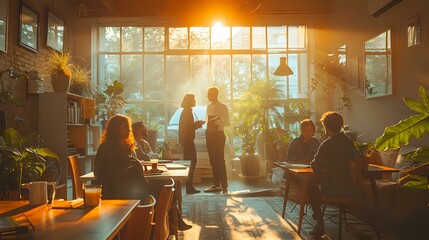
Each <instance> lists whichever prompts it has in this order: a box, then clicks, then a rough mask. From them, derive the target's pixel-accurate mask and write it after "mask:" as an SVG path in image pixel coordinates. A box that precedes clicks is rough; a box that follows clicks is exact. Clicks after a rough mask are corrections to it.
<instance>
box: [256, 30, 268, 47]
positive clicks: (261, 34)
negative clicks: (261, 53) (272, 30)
mask: <svg viewBox="0 0 429 240" xmlns="http://www.w3.org/2000/svg"><path fill="white" fill-rule="evenodd" d="M265 36H266V35H265V27H252V48H253V49H267V41H266V37H265Z"/></svg>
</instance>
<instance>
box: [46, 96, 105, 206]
mask: <svg viewBox="0 0 429 240" xmlns="http://www.w3.org/2000/svg"><path fill="white" fill-rule="evenodd" d="M94 116H95V101H94V99H90V98H85V97H82V96H79V95H74V94H70V93H52V92H47V93H42V94H39V134H40V137H41V138H42V139H43V140H44V146H46V147H49V148H51V149H52V150H54V151H55V152H56V153H57V154H58V156H59V157H60V160H61V177H60V183H59V185H60V186H61V187H60V188H59V189H57V196H58V197H59V198H64V199H71V197H72V194H71V180H70V176H71V175H70V173H69V170H68V160H67V157H68V156H70V155H74V154H79V155H80V158H79V159H80V160H81V162H80V166H81V173H82V174H85V173H88V172H90V171H92V165H93V162H94V158H95V154H96V151H97V149H98V145H99V142H100V135H101V132H100V126H98V125H94V124H93V123H94Z"/></svg>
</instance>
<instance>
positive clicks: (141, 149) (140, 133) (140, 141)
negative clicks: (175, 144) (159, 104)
mask: <svg viewBox="0 0 429 240" xmlns="http://www.w3.org/2000/svg"><path fill="white" fill-rule="evenodd" d="M132 129H133V135H134V138H135V140H136V147H137V148H136V150H135V153H136V156H137V158H138V159H139V160H141V161H150V159H151V158H158V156H157V154H155V153H153V152H152V148H151V147H150V145H149V143H148V142H147V141H146V140H145V138H147V136H148V134H147V128H146V125H145V124H144V123H143V122H135V123H133V125H132Z"/></svg>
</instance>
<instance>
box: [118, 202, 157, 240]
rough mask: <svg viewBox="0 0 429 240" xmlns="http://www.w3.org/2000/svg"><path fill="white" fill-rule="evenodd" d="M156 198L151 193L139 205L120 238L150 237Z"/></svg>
mask: <svg viewBox="0 0 429 240" xmlns="http://www.w3.org/2000/svg"><path fill="white" fill-rule="evenodd" d="M155 203H156V200H155V198H154V197H153V196H152V195H149V196H148V197H147V199H146V202H145V203H144V205H138V206H137V207H136V208H135V209H134V210H133V213H132V215H131V218H130V220H128V223H127V225H126V226H125V227H124V230H122V231H121V233H120V239H125V240H126V239H150V233H151V230H152V223H153V217H154V209H155Z"/></svg>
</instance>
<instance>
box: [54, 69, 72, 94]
mask: <svg viewBox="0 0 429 240" xmlns="http://www.w3.org/2000/svg"><path fill="white" fill-rule="evenodd" d="M51 84H52V88H53V89H54V92H56V93H66V92H67V91H68V89H69V86H70V76H67V75H65V74H64V73H57V74H55V75H52V76H51Z"/></svg>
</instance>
